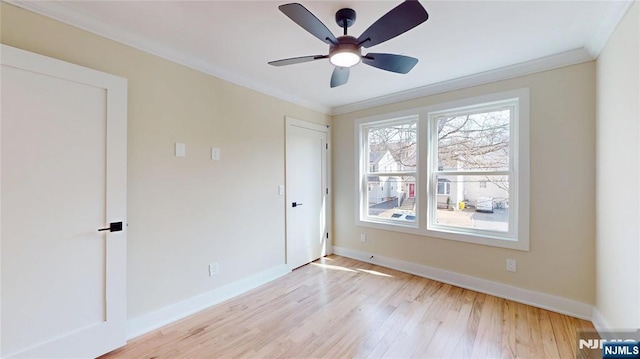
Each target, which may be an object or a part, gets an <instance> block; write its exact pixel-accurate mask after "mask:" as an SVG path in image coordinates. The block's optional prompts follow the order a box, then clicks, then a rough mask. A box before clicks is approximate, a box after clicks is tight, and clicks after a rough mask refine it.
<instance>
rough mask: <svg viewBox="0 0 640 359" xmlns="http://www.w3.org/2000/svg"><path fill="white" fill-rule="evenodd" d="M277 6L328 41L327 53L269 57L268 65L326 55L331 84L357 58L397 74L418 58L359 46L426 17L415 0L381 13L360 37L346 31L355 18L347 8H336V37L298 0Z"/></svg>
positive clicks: (342, 81) (339, 79) (338, 80)
mask: <svg viewBox="0 0 640 359" xmlns="http://www.w3.org/2000/svg"><path fill="white" fill-rule="evenodd" d="M278 9H280V11H282V13H284V14H285V15H287V16H288V17H289V18H290V19H291V20H293V21H294V22H295V23H296V24H298V25H300V26H301V27H302V28H303V29H305V30H307V31H308V32H310V33H311V35H313V36H315V37H317V38H318V39H320V40H321V41H323V42H325V43H327V44H329V54H328V55H311V56H302V57H293V58H289V59H283V60H277V61H271V62H269V65H273V66H285V65H293V64H299V63H302V62H308V61H314V60H320V59H327V58H328V59H329V61H330V62H331V63H332V64H333V65H334V66H335V69H334V70H333V74H332V75H331V87H337V86H340V85H344V84H345V83H347V81H348V80H349V68H350V67H352V66H354V65H357V64H358V63H360V62H361V61H362V62H363V63H365V64H367V65H369V66H373V67H377V68H379V69H382V70H386V71H391V72H396V73H400V74H406V73H408V72H409V71H411V69H412V68H413V67H414V66H415V65H416V64H417V63H418V59H416V58H414V57H409V56H404V55H395V54H383V53H368V54H366V55H362V47H365V48H366V47H371V46H374V45H378V44H380V43H382V42H385V41H387V40H390V39H392V38H394V37H396V36H398V35H401V34H403V33H405V32H407V31H409V30H411V29H413V28H414V27H416V26H418V25H420V24H422V23H423V22H425V21H427V19H428V18H429V14H427V11H426V10H425V9H424V7H422V5H421V4H420V3H419V2H418V1H415V0H407V1H404V2H403V3H401V4H400V5H398V6H396V7H395V8H393V9H391V11H389V12H388V13H386V14H384V15H383V16H382V17H381V18H380V19H378V20H377V21H376V22H374V23H373V25H371V26H369V28H368V29H366V30H365V31H364V33H362V35H360V37H358V38H355V37H353V36H351V35H347V28H348V27H350V26H351V25H353V23H354V22H355V21H356V12H355V11H354V10H353V9H349V8H345V9H340V10H338V11H337V12H336V23H337V24H338V26H340V27H342V28H343V30H344V34H343V36H340V37H337V38H336V37H335V36H334V35H333V33H331V31H329V29H328V28H327V27H326V26H325V25H324V24H323V23H322V21H320V20H318V18H317V17H315V16H314V15H313V14H312V13H311V12H310V11H309V10H307V8H305V7H304V6H302V5H300V4H298V3H291V4H285V5H280V6H279V7H278Z"/></svg>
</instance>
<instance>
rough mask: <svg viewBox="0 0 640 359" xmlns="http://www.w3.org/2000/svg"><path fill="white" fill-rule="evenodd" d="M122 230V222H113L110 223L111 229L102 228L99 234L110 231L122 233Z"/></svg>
mask: <svg viewBox="0 0 640 359" xmlns="http://www.w3.org/2000/svg"><path fill="white" fill-rule="evenodd" d="M121 230H122V222H111V223H109V227H107V228H100V229H98V232H102V231H109V232H120V231H121Z"/></svg>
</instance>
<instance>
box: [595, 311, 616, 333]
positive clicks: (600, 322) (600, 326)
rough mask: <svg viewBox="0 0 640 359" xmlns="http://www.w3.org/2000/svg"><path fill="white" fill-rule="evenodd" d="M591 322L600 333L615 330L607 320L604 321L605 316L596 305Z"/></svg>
mask: <svg viewBox="0 0 640 359" xmlns="http://www.w3.org/2000/svg"><path fill="white" fill-rule="evenodd" d="M591 322H592V323H593V326H594V327H595V328H596V331H597V332H598V333H607V332H611V331H612V330H613V329H612V328H611V327H610V326H609V325H608V324H607V322H605V321H604V318H602V315H601V314H600V312H599V311H598V309H597V308H596V307H595V306H594V307H593V313H592V314H591Z"/></svg>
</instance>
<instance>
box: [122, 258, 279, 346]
mask: <svg viewBox="0 0 640 359" xmlns="http://www.w3.org/2000/svg"><path fill="white" fill-rule="evenodd" d="M289 272H290V271H289V268H288V267H287V266H286V265H284V264H282V265H279V266H277V267H273V268H271V269H268V270H266V271H263V272H260V273H257V274H254V275H252V276H250V277H247V278H245V279H241V280H239V281H237V282H234V283H231V284H227V285H225V286H223V287H220V288H216V289H214V290H212V291H210V292H207V293H204V294H200V295H197V296H195V297H192V298H189V299H187V300H184V301H182V302H178V303H175V304H172V305H169V306H166V307H164V308H162V309H160V310H157V311H155V312H151V313H148V314H145V315H142V316H139V317H136V318H133V319H129V320H128V322H127V340H131V339H133V338H135V337H138V336H140V335H143V334H146V333H148V332H150V331H152V330H154V329H157V328H160V327H162V326H165V325H167V324H170V323H173V322H175V321H177V320H180V319H182V318H185V317H187V316H189V315H192V314H194V313H197V312H199V311H202V310H204V309H207V308H209V307H211V306H214V305H216V304H220V303H222V302H224V301H227V300H229V299H231V298H234V297H236V296H239V295H241V294H244V293H246V292H248V291H250V290H252V289H255V288H257V287H259V286H261V285H264V284H266V283H268V282H271V281H273V280H276V279H278V278H280V277H282V276H284V275H286V274H287V273H289Z"/></svg>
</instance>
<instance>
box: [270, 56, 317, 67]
mask: <svg viewBox="0 0 640 359" xmlns="http://www.w3.org/2000/svg"><path fill="white" fill-rule="evenodd" d="M328 57H329V56H328V55H312V56H301V57H292V58H289V59H282V60H276V61H270V62H268V64H269V65H273V66H286V65H293V64H299V63H302V62H309V61H313V60H320V59H326V58H328Z"/></svg>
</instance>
